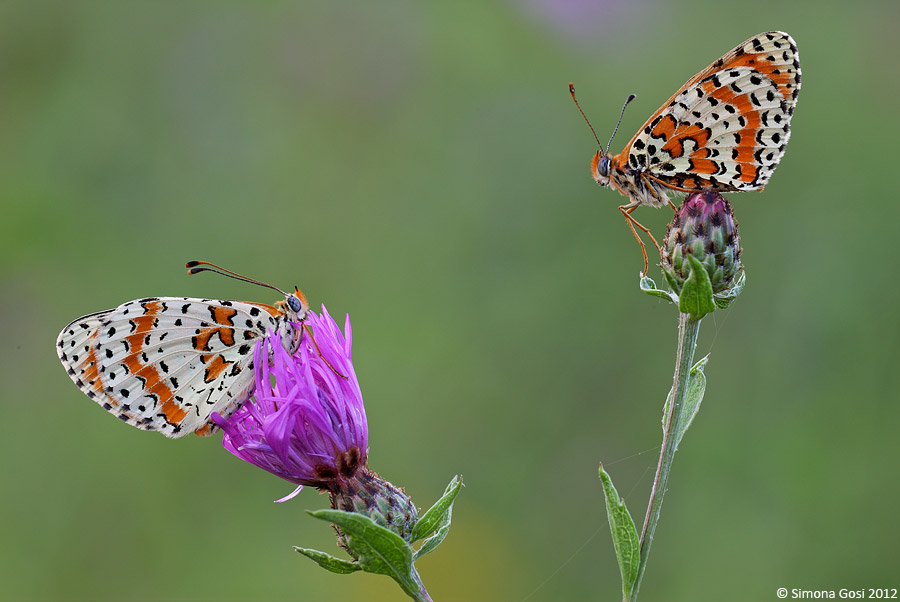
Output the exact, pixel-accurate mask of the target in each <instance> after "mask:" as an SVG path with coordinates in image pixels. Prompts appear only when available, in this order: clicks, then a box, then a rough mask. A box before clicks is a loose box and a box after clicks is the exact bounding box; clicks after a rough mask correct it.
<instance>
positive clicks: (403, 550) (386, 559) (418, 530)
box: [294, 476, 462, 601]
mask: <svg viewBox="0 0 900 602" xmlns="http://www.w3.org/2000/svg"><path fill="white" fill-rule="evenodd" d="M461 487H462V479H461V478H460V477H459V476H455V477H453V480H452V481H450V484H449V485H447V488H446V490H445V491H444V495H442V496H441V498H440V499H439V500H438V501H437V502H435V503H434V505H433V506H432V507H431V508H429V509H428V511H427V512H425V514H423V515H422V516H421V517H419V518H418V519H417V520H416V521H415V524H414V525H413V526H412V530H411V533H404V534H403V535H404V536H405V537H401V535H399V534H398V533H397V532H395V531H394V530H391V529H389V528H387V527H384V526H382V525H379V524H378V523H377V522H376V521H375V520H373V519H372V518H370V517H369V516H367V515H366V514H359V513H356V512H345V511H343V510H318V511H315V512H310V513H309V514H310V515H311V516H313V517H315V518H318V519H321V520H325V521H328V522H330V523H332V524H333V525H334V526H335V527H337V529H338V531H339V534H340V539H341V545H342V546H343V547H345V548H346V549H347V552H348V553H349V554H350V555H351V556H353V557H354V560H353V561H349V560H343V559H340V558H335V557H334V556H331V555H330V554H326V553H325V552H320V551H318V550H311V549H307V548H300V547H296V546H295V547H294V549H295V550H296V551H297V552H299V553H301V554H303V555H304V556H306V557H307V558H310V559H312V560H315V561H316V562H317V563H318V564H319V566H321V567H322V568H324V569H327V570H329V571H331V572H332V573H340V574H347V573H353V572H356V571H366V572H368V573H376V574H379V575H387V576H389V577H391V578H392V579H393V580H394V581H396V582H397V583H398V584H399V585H400V587H401V588H402V589H403V591H404V592H405V593H406V594H407V595H408V596H410V597H411V598H412V599H413V600H418V601H426V600H431V598H429V597H428V593H427V592H426V591H425V587H424V585H422V580H421V579H420V578H419V574H418V573H417V572H416V567H415V564H414V563H415V561H416V560H418V559H419V558H421V557H422V556H424V555H425V554H428V553H429V552H432V551H434V549H435V548H437V547H438V546H439V545H440V544H441V542H443V541H444V538H445V537H447V533H448V532H449V531H450V521H451V519H452V514H453V501H454V499H455V498H456V495H457V494H458V493H459V490H460V488H461ZM376 518H377V517H376ZM379 522H382V521H379ZM407 539H408V541H407ZM423 539H424V540H425V541H424V542H423V543H422V545H421V546H419V547H418V549H413V545H412V544H414V543H415V542H417V541H420V540H423Z"/></svg>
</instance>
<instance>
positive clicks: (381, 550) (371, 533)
mask: <svg viewBox="0 0 900 602" xmlns="http://www.w3.org/2000/svg"><path fill="white" fill-rule="evenodd" d="M309 514H310V515H311V516H314V517H315V518H318V519H321V520H325V521H328V522H330V523H334V524H335V525H337V526H338V527H340V529H341V531H343V532H344V535H345V536H346V541H347V546H348V547H349V548H350V549H351V550H353V553H354V554H356V555H357V557H358V560H357V564H358V565H359V567H360V568H361V569H362V570H364V571H366V572H368V573H377V574H380V575H387V576H389V577H390V578H392V579H393V580H394V581H396V582H397V583H398V584H399V585H400V587H401V588H402V589H403V591H404V592H406V594H407V595H409V596H411V597H413V598H416V599H418V596H419V591H420V585H421V584H420V583H419V579H418V575H417V573H416V570H415V568H414V567H413V555H412V550H411V549H410V547H409V545H408V544H407V543H406V542H405V541H403V538H402V537H400V536H399V535H397V534H396V533H394V532H393V531H390V530H388V529H385V528H384V527H382V526H380V525H377V524H375V522H374V521H373V520H372V519H371V518H369V517H368V516H364V515H362V514H356V513H353V512H344V511H343V510H317V511H315V512H310V513H309Z"/></svg>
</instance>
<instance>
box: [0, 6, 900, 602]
mask: <svg viewBox="0 0 900 602" xmlns="http://www.w3.org/2000/svg"><path fill="white" fill-rule="evenodd" d="M898 6H900V5H898V3H896V2H891V1H885V2H868V1H859V2H853V3H846V2H838V1H836V0H835V1H830V2H795V3H784V2H781V1H780V0H775V1H768V0H763V1H760V2H754V3H752V5H748V4H746V3H744V4H740V5H738V4H734V3H722V2H711V1H696V2H688V1H679V2H659V3H654V2H650V1H648V0H632V1H630V2H612V1H609V2H604V1H597V2H591V1H589V0H522V1H518V2H516V1H512V0H510V1H506V2H503V1H493V2H485V1H482V0H458V1H454V2H430V3H429V2H414V1H412V0H386V1H378V2H370V1H359V0H356V1H352V0H351V1H347V2H336V3H318V2H316V3H289V2H265V3H247V2H212V1H210V2H184V3H182V2H178V3H144V2H115V3H114V2H26V1H20V2H4V3H3V4H2V5H0V203H2V218H0V304H2V305H0V332H2V344H0V345H2V347H0V353H2V355H0V378H2V382H3V392H2V394H0V400H2V401H0V403H2V418H0V455H2V458H3V460H2V469H0V490H2V495H0V584H2V586H0V590H2V593H0V597H2V598H3V599H10V600H97V601H103V600H117V601H118V600H288V599H290V600H298V599H301V600H302V599H318V600H358V599H364V600H373V601H374V600H400V599H403V598H402V594H401V593H400V590H399V589H398V588H397V587H396V586H395V585H394V583H393V582H392V581H390V580H389V579H388V578H386V577H378V576H373V575H366V574H355V575H352V576H348V577H342V576H337V575H332V574H329V573H326V572H324V571H322V570H320V569H319V568H317V567H316V566H315V565H314V564H313V563H311V562H310V561H308V560H306V559H304V558H302V557H300V556H298V555H297V554H295V553H293V552H292V551H291V548H290V546H291V545H303V546H306V547H316V548H319V549H323V550H326V551H331V552H334V553H339V551H338V550H337V549H336V548H335V547H334V538H333V535H332V533H331V530H330V529H329V528H328V527H327V525H325V524H323V523H321V522H319V521H316V520H314V519H312V518H309V517H307V516H306V514H305V513H304V510H305V509H316V508H321V507H324V506H326V505H327V498H326V497H323V496H320V495H318V494H317V493H316V492H314V491H305V492H303V493H302V494H301V495H300V496H299V497H298V498H296V499H294V500H292V501H290V502H289V503H285V504H273V503H272V501H273V500H275V499H276V498H280V497H282V496H283V495H285V494H286V493H288V492H289V491H290V490H291V488H292V486H291V485H289V484H288V483H285V482H281V481H280V480H278V479H276V478H275V477H272V476H270V475H268V474H266V473H263V472H262V471H258V470H256V469H253V468H252V467H250V466H249V465H245V464H243V463H241V462H239V461H238V460H237V459H235V458H233V457H232V456H230V455H229V454H228V453H226V452H225V451H224V450H223V449H222V448H221V444H220V441H219V440H218V437H217V438H215V439H200V438H194V437H192V438H186V439H185V440H179V441H169V440H166V439H164V438H163V437H161V436H159V435H157V434H152V433H142V432H140V431H137V430H135V429H131V428H128V427H126V426H125V425H123V424H120V423H119V422H118V421H117V420H116V419H115V418H113V417H112V416H109V415H107V414H106V413H105V412H103V411H102V410H101V409H100V408H98V407H96V406H95V404H93V403H91V402H90V401H89V400H88V399H87V398H86V397H84V396H83V395H82V394H81V393H80V392H79V391H78V390H77V389H76V388H75V387H74V386H73V385H72V383H71V382H70V381H69V379H68V378H67V377H66V374H65V372H64V370H63V369H62V368H61V367H60V365H59V362H58V360H57V358H56V353H55V351H54V339H55V337H56V334H57V333H58V332H59V330H60V329H61V328H62V327H63V326H64V325H65V324H67V323H68V322H69V321H71V320H73V319H74V318H76V317H78V316H80V315H82V314H86V313H89V312H93V311H97V310H101V309H106V308H109V307H113V306H115V305H118V304H119V303H121V302H124V301H127V300H130V299H134V298H138V297H143V296H159V295H188V296H197V297H223V298H238V299H247V300H255V301H263V302H272V301H275V300H276V299H275V297H273V295H271V294H270V292H271V291H267V290H265V289H261V288H256V287H253V286H250V285H245V284H241V283H238V282H234V281H232V280H227V279H225V278H219V277H216V276H212V275H203V276H197V277H191V278H189V277H187V276H186V274H185V271H184V270H183V268H182V265H183V263H184V262H185V261H186V260H189V259H205V260H209V261H215V262H218V263H221V264H223V265H225V266H226V267H229V268H231V269H233V270H237V271H241V272H244V273H246V274H248V275H251V276H254V277H256V278H259V279H262V280H266V281H269V282H272V283H274V284H276V285H278V286H281V287H282V288H284V287H291V286H293V285H295V284H297V285H299V286H301V287H302V288H303V289H304V291H305V292H306V293H307V294H308V296H309V297H310V299H311V301H312V302H313V304H314V306H318V304H320V303H324V304H326V306H327V307H328V309H329V310H330V311H331V312H332V313H333V314H334V315H336V316H342V315H343V314H344V313H348V312H349V313H350V315H351V317H352V320H353V327H354V341H355V348H354V354H355V362H356V368H357V371H358V374H359V377H360V381H361V384H362V389H363V392H364V395H365V399H366V405H367V409H368V415H369V421H370V422H369V426H370V433H371V435H370V442H371V451H370V460H371V464H372V466H373V467H374V468H375V469H376V470H378V471H379V472H380V473H381V474H382V475H384V476H385V477H387V478H388V479H390V480H391V481H393V482H394V483H396V484H398V485H400V486H403V487H405V488H406V490H407V492H408V493H410V494H411V495H412V496H413V498H414V499H415V500H416V501H417V503H418V504H419V505H420V506H425V507H427V506H429V505H430V504H431V503H432V502H433V501H434V500H435V499H436V498H437V497H438V496H439V495H440V493H441V492H442V491H443V488H444V486H445V484H446V483H447V481H448V480H449V479H450V478H451V477H452V475H453V474H456V473H461V474H463V475H464V478H465V483H466V488H465V489H464V491H463V492H462V494H461V495H460V497H459V498H458V501H457V504H456V508H455V513H454V521H455V522H454V525H453V529H452V531H451V533H450V536H449V537H448V538H447V540H446V541H445V543H444V545H443V546H442V547H441V548H440V549H439V550H438V551H437V552H436V553H434V554H432V555H430V556H428V557H426V558H425V559H423V560H422V561H421V563H420V566H419V569H420V573H421V574H422V576H423V578H424V580H425V583H426V584H427V586H428V588H429V590H430V592H431V594H432V596H433V597H434V599H435V600H443V601H489V600H490V601H493V600H508V601H513V602H525V601H528V602H538V601H542V600H616V599H618V598H619V596H620V585H619V576H618V568H617V565H616V560H615V556H614V553H613V548H612V544H611V541H610V536H609V533H608V528H607V524H606V516H605V510H604V507H603V501H602V494H601V488H600V483H599V481H598V479H597V477H596V471H597V465H598V463H599V462H600V461H601V460H602V461H603V462H604V464H605V465H606V466H607V467H608V469H609V471H610V472H611V474H612V476H613V479H614V480H615V482H616V484H617V486H618V489H619V491H620V493H621V494H622V495H623V496H624V497H625V499H626V501H627V503H628V505H629V507H630V509H631V512H632V514H633V515H634V516H635V519H636V520H637V521H638V522H640V520H641V519H642V517H643V514H644V507H645V504H646V500H647V496H648V493H649V485H650V480H651V477H652V473H653V469H654V467H655V462H656V457H657V453H658V446H659V441H660V428H659V418H660V411H661V407H662V403H663V400H664V398H665V394H666V391H667V390H668V387H669V385H670V383H671V373H672V368H673V352H674V342H675V321H676V315H675V312H674V311H673V309H672V307H670V306H668V305H665V304H663V303H662V302H661V301H659V300H656V299H653V298H650V297H647V296H646V295H643V294H641V293H639V291H638V287H637V273H638V270H639V269H640V267H641V258H640V254H639V250H638V247H637V245H636V244H635V242H634V240H633V239H632V237H631V234H630V232H629V231H628V228H627V227H626V226H625V224H624V222H623V220H622V218H621V216H620V215H619V214H618V212H617V211H616V209H615V207H616V205H617V204H620V203H622V202H623V199H622V198H621V197H619V196H618V195H617V194H615V193H614V192H612V191H610V190H604V189H600V188H599V187H597V186H596V185H595V184H594V183H593V181H592V180H591V178H590V176H589V174H588V163H589V159H590V156H591V154H592V153H593V152H594V151H595V150H596V147H595V144H594V142H593V139H592V137H591V135H590V132H589V131H588V129H587V127H586V126H585V124H584V122H583V121H582V118H581V116H580V115H579V114H578V113H577V111H576V109H575V107H574V106H573V105H572V102H571V100H570V98H569V95H568V92H567V87H566V86H567V84H568V82H569V81H574V82H575V83H576V85H577V88H578V93H579V98H580V100H581V103H582V105H583V107H584V108H585V110H586V112H587V113H588V115H589V116H590V117H591V119H592V120H593V123H594V125H595V127H596V128H597V130H598V134H599V135H600V136H601V138H604V140H605V137H606V136H608V134H609V132H610V131H611V129H612V127H613V125H614V124H615V119H616V118H617V116H618V112H619V108H620V107H621V104H622V101H623V100H624V98H625V96H626V95H627V94H628V93H629V92H634V93H636V94H637V95H638V98H637V100H636V101H635V102H634V103H633V104H632V105H631V106H630V107H629V109H628V111H627V112H626V114H625V118H624V121H623V124H622V131H621V132H620V134H619V136H618V137H617V139H616V140H615V141H614V142H613V145H612V147H613V150H614V151H616V152H618V150H620V149H621V148H622V146H623V145H624V144H625V142H626V141H627V140H628V138H629V137H630V135H631V134H632V133H633V132H634V131H635V130H636V129H637V128H638V127H639V126H640V125H641V123H643V121H644V120H645V119H646V117H647V116H649V115H650V114H651V113H652V112H653V111H654V110H655V109H656V108H657V107H658V106H659V104H661V103H662V101H663V100H664V99H666V98H667V97H668V96H669V95H670V94H671V93H672V92H673V91H674V90H675V89H676V88H677V87H679V86H680V85H681V84H682V83H683V82H684V81H685V80H686V79H687V78H688V77H690V76H691V75H693V74H694V73H696V72H697V71H699V70H700V69H702V68H703V67H705V66H706V65H707V64H709V63H710V62H712V61H713V60H714V59H716V58H717V57H719V56H720V55H721V54H723V53H725V52H726V51H728V50H729V49H731V48H732V47H733V46H735V45H736V44H738V43H740V42H742V41H743V40H745V39H747V38H749V37H750V36H752V35H754V34H756V33H759V32H762V31H767V30H770V29H782V30H785V31H788V32H789V33H791V35H792V36H794V38H795V39H796V40H797V42H798V45H799V48H800V54H801V57H802V66H803V89H802V92H801V94H800V98H799V104H798V108H797V112H796V114H795V119H794V122H793V136H792V139H791V142H790V144H789V147H788V150H787V153H786V155H785V158H784V160H783V161H782V163H781V166H780V168H779V169H778V172H777V174H776V175H775V176H774V178H773V179H772V182H771V183H770V185H769V186H768V188H767V189H766V190H765V191H764V192H763V193H745V194H739V195H733V196H732V201H733V203H734V205H735V207H736V214H737V216H738V218H739V221H740V224H741V227H742V231H741V234H742V242H743V247H744V262H745V265H746V269H747V273H748V287H747V289H746V290H745V292H744V294H743V295H742V296H741V298H740V299H739V300H738V301H737V302H736V303H735V304H734V305H733V306H732V307H731V308H730V309H729V310H728V311H726V312H717V313H716V314H715V315H712V316H710V317H708V318H707V319H706V320H705V321H704V324H703V328H702V332H701V340H700V346H699V349H698V357H699V355H702V354H705V353H708V352H711V353H712V359H711V362H710V364H709V367H708V369H707V374H708V377H709V387H708V390H707V396H706V399H705V401H704V405H703V408H702V411H701V412H700V414H699V416H698V418H697V420H696V421H695V422H694V425H693V428H692V430H691V431H690V433H689V434H688V436H687V437H686V439H685V441H684V442H683V444H682V446H681V453H680V454H679V456H678V458H677V460H676V464H675V470H674V473H673V475H672V480H671V489H670V491H669V495H668V496H667V498H666V505H665V507H664V509H663V517H662V521H661V523H660V527H659V529H658V530H657V539H656V542H655V545H654V547H653V554H652V557H651V561H650V565H649V570H648V572H647V576H646V579H645V581H644V586H643V589H642V599H643V598H646V599H647V600H666V601H681V600H685V601H693V600H725V599H727V600H734V601H743V600H747V601H758V600H774V599H776V598H775V590H776V589H777V588H778V587H787V588H805V589H817V590H818V589H835V590H836V589H839V588H842V587H847V588H865V587H900V579H898V573H897V563H898V559H900V549H898V548H900V545H898V535H900V529H898V518H897V514H896V507H897V499H898V497H900V479H898V465H900V443H898V427H900V404H898V401H900V396H898V388H900V377H898V373H900V370H898V362H900V317H898V316H900V312H898V298H900V297H898V293H900V287H898V278H897V277H898V268H897V231H898V223H900V202H898V195H897V192H896V190H897V184H896V181H895V176H896V172H897V161H898V158H897V157H898V156H897V148H896V140H897V139H898V137H900V125H898V118H897V110H896V105H897V98H898V94H900V71H898V69H897V59H898V55H900V53H898V45H897V37H896V31H897V27H898V25H900V9H898ZM637 216H638V218H639V219H640V220H641V221H643V222H644V223H645V224H647V225H648V226H650V227H651V228H653V229H654V230H655V231H656V232H657V233H662V231H663V230H664V227H665V223H666V221H667V220H668V219H669V217H670V213H667V212H666V211H653V210H650V209H641V210H639V211H638V213H637Z"/></svg>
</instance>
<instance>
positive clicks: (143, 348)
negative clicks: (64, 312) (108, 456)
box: [56, 261, 309, 438]
mask: <svg viewBox="0 0 900 602" xmlns="http://www.w3.org/2000/svg"><path fill="white" fill-rule="evenodd" d="M186 267H188V268H190V270H189V273H191V274H195V273H198V272H202V271H212V272H216V273H218V274H222V275H224V276H229V277H231V278H236V279H238V280H243V281H246V282H252V283H254V284H259V285H261V286H265V287H268V288H272V289H274V290H277V291H278V292H279V293H281V294H282V295H284V300H283V301H279V302H278V303H277V304H276V305H274V306H273V305H266V304H264V303H252V302H249V301H227V300H215V299H194V298H190V297H149V298H146V299H136V300H134V301H129V302H127V303H123V304H122V305H120V306H118V307H116V308H115V309H110V310H107V311H101V312H97V313H94V314H89V315H87V316H83V317H81V318H78V319H77V320H75V321H74V322H72V323H71V324H69V325H68V326H66V327H65V328H64V329H63V330H62V332H60V333H59V337H58V338H57V340H56V347H57V353H58V354H59V359H60V361H61V362H62V364H63V366H64V367H65V368H66V370H67V372H68V374H69V376H70V377H71V379H72V380H73V381H74V382H75V384H76V385H78V387H79V388H80V389H81V390H82V391H83V392H84V393H85V394H86V395H87V396H88V397H90V398H91V399H93V400H94V401H96V402H97V403H99V404H100V405H101V406H103V408H104V409H105V410H107V411H108V412H110V413H112V414H115V415H116V416H118V417H119V418H120V419H122V420H123V421H124V422H126V423H128V424H130V425H132V426H136V427H137V428H140V429H143V430H148V431H159V432H161V433H162V434H164V435H165V436H167V437H173V438H175V437H182V436H184V435H186V434H188V433H196V434H198V435H210V434H212V433H213V432H214V431H215V430H217V428H218V427H217V426H216V425H215V423H214V422H213V421H212V419H211V415H212V414H213V412H218V414H219V415H220V416H222V417H223V418H228V416H230V415H231V414H232V413H234V411H235V410H237V408H238V407H239V406H240V405H241V404H242V403H243V402H244V401H246V400H247V398H248V397H249V396H250V394H251V393H252V391H253V387H254V376H253V348H254V346H255V345H256V342H257V341H259V340H262V339H263V338H264V337H266V335H267V333H268V332H269V331H272V332H274V333H277V335H278V339H279V340H280V341H281V344H282V346H284V348H285V350H287V351H288V353H291V354H292V353H294V352H295V351H296V350H297V348H298V347H299V346H300V341H301V339H302V337H303V322H304V320H306V318H307V315H308V313H309V303H308V302H307V300H306V297H305V296H304V295H303V293H302V292H300V289H298V288H295V289H294V292H293V293H285V292H284V291H282V290H281V289H278V288H276V287H274V286H271V285H269V284H265V283H262V282H259V281H257V280H253V279H251V278H247V277H245V276H241V275H239V274H235V273H234V272H230V271H228V270H225V269H223V268H220V267H219V266H216V265H214V264H211V263H207V262H204V261H192V262H189V263H188V264H187V265H186Z"/></svg>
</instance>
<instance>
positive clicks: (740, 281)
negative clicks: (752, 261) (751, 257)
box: [713, 270, 747, 309]
mask: <svg viewBox="0 0 900 602" xmlns="http://www.w3.org/2000/svg"><path fill="white" fill-rule="evenodd" d="M745 284H747V272H746V271H745V270H741V271H740V273H739V274H738V277H737V280H736V281H735V283H734V284H733V285H731V288H728V289H725V290H724V291H722V292H721V293H714V294H713V301H715V302H716V307H718V308H719V309H725V308H726V307H728V306H729V305H730V304H731V302H732V301H734V300H735V299H737V296H738V295H740V294H741V291H742V290H744V285H745Z"/></svg>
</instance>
